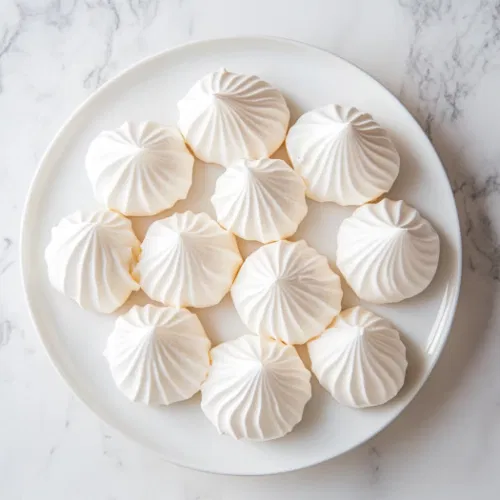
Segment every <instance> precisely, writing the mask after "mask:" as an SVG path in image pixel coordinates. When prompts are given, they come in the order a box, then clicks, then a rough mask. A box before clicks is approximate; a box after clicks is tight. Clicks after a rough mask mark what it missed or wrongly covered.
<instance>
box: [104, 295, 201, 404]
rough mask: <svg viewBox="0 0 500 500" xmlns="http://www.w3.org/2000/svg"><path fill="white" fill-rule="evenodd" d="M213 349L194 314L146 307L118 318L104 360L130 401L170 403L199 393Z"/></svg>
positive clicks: (164, 308)
mask: <svg viewBox="0 0 500 500" xmlns="http://www.w3.org/2000/svg"><path fill="white" fill-rule="evenodd" d="M209 350H210V340H209V339H208V337H207V336H206V334H205V330H204V329H203V326H202V325H201V323H200V320H199V319H198V317H197V316H196V314H193V313H191V312H189V311H188V310H187V309H175V308H173V307H156V306H153V305H150V304H148V305H146V306H145V307H140V306H134V307H132V308H131V309H130V310H129V311H128V312H127V313H126V314H124V315H123V316H120V317H119V318H118V319H117V320H116V324H115V328H114V330H113V332H112V333H111V335H110V336H109V338H108V343H107V347H106V350H105V352H104V356H105V357H106V359H107V361H108V363H109V367H110V370H111V375H112V376H113V379H114V381H115V383H116V385H117V386H118V388H119V389H120V390H121V391H122V392H123V393H124V394H125V396H126V397H127V398H128V399H130V400H131V401H140V402H142V403H145V404H148V405H169V404H171V403H175V402H177V401H183V400H185V399H189V398H190V397H191V396H193V395H194V394H196V393H197V392H198V391H199V390H200V387H201V384H202V382H204V381H205V379H206V377H207V374H208V369H209V367H210V356H209Z"/></svg>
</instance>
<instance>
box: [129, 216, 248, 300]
mask: <svg viewBox="0 0 500 500" xmlns="http://www.w3.org/2000/svg"><path fill="white" fill-rule="evenodd" d="M141 248H142V253H141V257H140V260H139V264H138V265H137V268H136V271H137V274H138V275H139V276H140V284H141V288H142V289H143V290H144V291H145V292H146V294H147V295H149V297H151V298H152V299H154V300H157V301H158V302H161V303H163V304H169V305H172V306H175V307H209V306H213V305H215V304H218V303H219V302H220V301H221V300H222V298H223V297H224V295H226V293H227V292H228V291H229V288H230V287H231V284H232V282H233V280H234V277H235V275H236V272H237V271H238V269H239V267H240V265H241V262H242V258H241V255H240V253H239V250H238V246H237V245H236V240H235V238H234V236H233V235H232V234H231V233H228V232H227V231H226V230H225V229H222V228H221V227H220V226H219V225H218V224H217V222H215V221H214V220H213V219H211V218H210V217H209V216H208V215H207V214H205V213H199V214H194V213H193V212H185V213H176V214H174V215H172V216H170V217H167V218H166V219H161V220H158V221H156V222H153V224H151V226H150V227H149V229H148V232H147V233H146V237H145V238H144V241H143V242H142V246H141Z"/></svg>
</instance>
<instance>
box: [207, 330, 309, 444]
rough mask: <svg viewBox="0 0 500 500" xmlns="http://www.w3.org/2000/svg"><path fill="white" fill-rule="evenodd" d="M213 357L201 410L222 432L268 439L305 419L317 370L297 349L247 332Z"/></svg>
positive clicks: (216, 349) (219, 348) (236, 436)
mask: <svg viewBox="0 0 500 500" xmlns="http://www.w3.org/2000/svg"><path fill="white" fill-rule="evenodd" d="M211 356H212V366H211V367H210V370H209V373H208V378H207V380H206V382H205V383H204V384H203V385H202V387H201V396H202V397H201V409H202V410H203V412H204V413H205V415H206V416H207V418H208V419H209V420H210V422H212V424H213V425H215V427H216V428H217V430H218V431H219V433H220V434H228V435H230V436H231V437H233V438H235V439H244V440H251V441H268V440H271V439H277V438H280V437H282V436H284V435H285V434H287V433H288V432H290V431H291V430H292V429H293V427H294V426H295V425H296V424H297V423H298V422H300V421H301V420H302V414H303V412H304V407H305V405H306V403H307V402H308V401H309V399H310V398H311V374H310V372H309V370H307V368H306V367H305V366H304V364H303V363H302V360H301V359H300V357H299V355H298V354H297V351H296V350H295V348H293V347H291V346H285V345H283V344H281V343H280V342H276V341H274V340H271V339H267V338H263V337H258V336H256V335H243V336H242V337H239V338H238V339H236V340H232V341H229V342H224V343H223V344H220V345H218V346H217V347H214V348H213V349H212V351H211Z"/></svg>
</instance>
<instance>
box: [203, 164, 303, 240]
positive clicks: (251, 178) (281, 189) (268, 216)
mask: <svg viewBox="0 0 500 500" xmlns="http://www.w3.org/2000/svg"><path fill="white" fill-rule="evenodd" d="M305 192H306V187H305V184H304V182H303V181H302V179H301V178H300V176H299V175H298V174H297V172H295V171H294V170H293V169H292V168H290V167H289V166H288V165H287V164H286V163H285V162H284V161H283V160H272V159H268V158H265V159H261V160H239V161H237V162H236V163H233V164H232V165H231V166H230V168H229V169H227V170H226V171H225V173H223V174H222V175H221V176H220V177H219V178H218V180H217V183H216V185H215V194H214V195H213V196H212V205H213V206H214V208H215V212H216V214H217V221H218V222H219V224H220V225H221V226H222V227H225V228H226V229H228V230H229V231H231V232H232V233H234V234H236V235H237V236H239V237H240V238H244V239H246V240H257V241H260V242H261V243H269V242H271V241H276V240H280V239H282V238H287V237H289V236H291V235H292V234H294V233H295V231H297V227H298V225H299V223H300V222H301V221H302V219H303V218H304V217H305V216H306V213H307V203H306V198H305Z"/></svg>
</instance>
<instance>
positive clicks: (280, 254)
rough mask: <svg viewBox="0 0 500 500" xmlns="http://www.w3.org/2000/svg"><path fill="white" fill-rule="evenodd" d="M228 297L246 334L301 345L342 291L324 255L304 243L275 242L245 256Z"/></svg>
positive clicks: (335, 309)
mask: <svg viewBox="0 0 500 500" xmlns="http://www.w3.org/2000/svg"><path fill="white" fill-rule="evenodd" d="M231 295H232V297H233V302H234V306H235V307H236V310H237V311H238V314H239V315H240V317H241V319H242V321H243V323H245V325H246V326H247V327H248V328H249V329H250V330H251V331H252V332H254V333H258V334H261V335H267V336H270V337H273V338H275V339H278V340H281V341H283V342H285V343H286V344H303V343H305V342H307V341H308V340H310V339H311V338H313V337H315V336H316V335H319V334H320V333H321V332H322V331H323V330H324V329H325V328H326V327H327V326H328V325H329V324H330V323H331V321H332V320H333V318H334V317H335V316H336V315H337V314H338V313H339V312H340V303H341V300H342V288H341V287H340V279H339V277H338V276H337V275H336V274H335V273H334V272H333V271H332V270H331V269H330V266H329V265H328V261H327V259H326V257H323V256H322V255H320V254H318V253H317V252H316V250H314V249H313V248H311V247H309V246H307V244H306V242H305V241H298V242H290V241H278V242H276V243H271V244H269V245H265V246H263V247H261V248H259V249H258V250H256V251H255V252H254V253H253V254H251V255H250V256H249V257H248V258H247V260H246V261H245V262H244V264H243V266H242V267H241V270H240V272H239V273H238V276H237V277H236V280H235V282H234V284H233V287H232V288H231Z"/></svg>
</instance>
